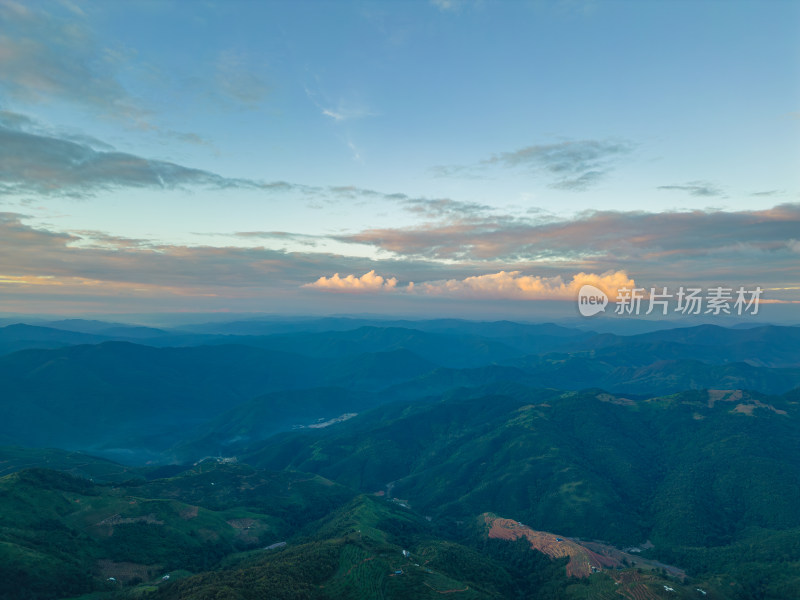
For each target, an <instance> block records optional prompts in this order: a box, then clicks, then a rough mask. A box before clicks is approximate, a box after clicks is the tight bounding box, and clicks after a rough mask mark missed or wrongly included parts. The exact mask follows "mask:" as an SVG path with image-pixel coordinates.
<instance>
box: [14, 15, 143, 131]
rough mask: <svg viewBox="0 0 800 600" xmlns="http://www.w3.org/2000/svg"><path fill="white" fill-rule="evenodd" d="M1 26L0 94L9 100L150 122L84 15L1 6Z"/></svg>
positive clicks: (115, 57)
mask: <svg viewBox="0 0 800 600" xmlns="http://www.w3.org/2000/svg"><path fill="white" fill-rule="evenodd" d="M44 7H50V8H52V9H53V10H51V11H47V10H45V8H44ZM59 8H61V9H62V10H61V11H58V9H59ZM0 23H3V28H2V32H0V57H2V60H0V91H3V92H5V93H6V94H8V96H9V97H11V98H13V99H16V100H19V101H21V102H28V103H30V102H34V103H35V102H44V101H48V100H50V99H52V98H54V97H55V98H59V99H63V100H67V101H69V102H73V103H75V104H80V105H83V106H90V107H91V108H92V109H93V110H94V111H97V112H98V113H99V114H102V115H113V116H116V117H122V118H127V119H133V120H137V121H145V120H147V118H148V111H147V110H145V109H144V108H142V106H141V105H140V103H139V102H138V101H137V100H136V99H135V98H134V97H133V96H132V95H131V94H130V93H129V92H128V91H127V90H126V89H125V87H124V86H123V85H122V84H121V83H120V81H119V79H118V78H117V77H116V68H117V64H118V61H119V60H120V55H119V54H118V53H116V52H114V51H113V50H112V49H109V48H103V47H101V46H99V45H98V42H97V40H96V39H95V36H94V35H93V33H92V31H91V29H90V27H89V26H88V24H87V23H86V21H85V20H84V18H83V13H82V11H80V10H78V11H75V10H70V9H69V6H67V5H58V4H55V3H53V4H49V5H45V4H41V3H27V2H26V3H21V2H16V1H15V0H0Z"/></svg>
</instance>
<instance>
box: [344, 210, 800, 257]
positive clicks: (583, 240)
mask: <svg viewBox="0 0 800 600" xmlns="http://www.w3.org/2000/svg"><path fill="white" fill-rule="evenodd" d="M799 230H800V204H783V205H779V206H776V207H774V208H772V209H768V210H759V211H740V212H726V211H700V210H696V211H688V212H663V213H646V212H642V211H632V212H621V211H591V212H586V213H582V214H580V215H578V216H577V217H575V218H572V219H565V220H552V219H548V220H546V221H539V220H537V219H536V218H535V217H534V218H533V219H529V218H513V217H510V216H506V217H502V216H501V217H494V216H491V215H489V216H486V215H477V216H469V215H468V216H467V217H464V218H450V219H445V220H442V221H440V222H438V223H433V224H425V225H421V226H416V227H409V228H402V229H369V230H365V231H362V232H359V233H356V234H352V235H345V236H338V237H337V239H340V240H341V241H349V242H356V243H361V244H369V245H374V246H376V247H378V248H381V249H383V250H387V251H390V252H393V253H395V254H397V255H402V256H406V257H408V256H419V257H426V258H429V259H436V260H490V261H494V260H536V259H542V258H547V257H550V258H558V257H560V258H564V257H572V258H581V257H582V258H589V257H595V258H596V257H602V256H617V257H619V258H620V259H628V258H634V257H642V256H650V257H655V256H656V255H662V256H666V255H673V256H681V255H705V254H708V253H712V252H716V251H720V250H725V249H737V248H738V249H743V248H745V247H750V248H758V249H761V250H775V249H778V248H780V247H782V246H784V245H785V242H786V241H788V240H790V239H793V238H796V236H797V234H796V232H797V231H799Z"/></svg>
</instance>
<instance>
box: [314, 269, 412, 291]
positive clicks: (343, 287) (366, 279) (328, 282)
mask: <svg viewBox="0 0 800 600" xmlns="http://www.w3.org/2000/svg"><path fill="white" fill-rule="evenodd" d="M395 286H397V278H395V277H391V278H389V279H385V278H384V277H382V276H380V275H377V274H376V273H375V270H374V269H373V270H372V271H370V272H369V273H364V274H363V275H362V276H361V277H356V276H355V275H347V276H346V277H340V276H339V274H338V273H335V274H334V275H333V276H332V277H320V278H319V279H317V280H316V281H315V282H314V283H307V284H305V285H304V286H303V287H310V288H319V289H323V290H328V291H333V292H377V291H383V290H393V289H395Z"/></svg>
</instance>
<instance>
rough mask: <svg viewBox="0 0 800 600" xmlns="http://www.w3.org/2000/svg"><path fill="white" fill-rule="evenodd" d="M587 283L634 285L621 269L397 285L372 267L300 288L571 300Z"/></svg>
mask: <svg viewBox="0 0 800 600" xmlns="http://www.w3.org/2000/svg"><path fill="white" fill-rule="evenodd" d="M586 284H591V285H593V286H595V287H598V288H600V289H601V290H603V291H605V292H606V293H607V294H608V295H609V296H610V297H612V298H616V297H617V290H619V289H621V288H624V287H628V288H633V287H635V285H636V283H635V281H634V280H633V279H632V278H630V277H628V274H627V273H625V272H624V271H608V272H606V273H603V274H600V275H598V274H596V273H583V272H581V273H577V274H575V275H573V276H572V277H571V278H569V279H564V278H563V277H561V276H553V277H543V276H539V275H523V274H522V272H521V271H500V272H497V273H488V274H481V275H473V276H470V277H466V278H463V279H446V280H444V279H443V280H432V281H425V282H421V283H419V282H418V283H414V282H409V283H408V284H407V285H406V286H403V287H400V286H398V285H397V279H396V278H394V277H392V278H391V279H384V278H383V277H382V276H380V275H377V274H376V273H375V271H374V270H372V271H370V272H369V273H365V274H364V275H362V276H361V277H356V276H355V275H347V276H346V277H340V276H339V274H338V273H336V274H335V275H333V277H320V278H319V279H317V281H315V282H314V283H307V284H305V285H304V286H303V287H308V288H317V289H321V290H325V291H329V292H357V293H364V292H385V291H393V292H396V293H408V294H417V295H425V296H445V297H449V298H462V299H463V298H474V299H506V300H574V299H575V298H576V297H577V296H578V290H580V288H581V286H583V285H586Z"/></svg>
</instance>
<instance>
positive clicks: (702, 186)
mask: <svg viewBox="0 0 800 600" xmlns="http://www.w3.org/2000/svg"><path fill="white" fill-rule="evenodd" d="M656 189H659V190H677V191H681V192H688V193H689V194H690V195H692V196H701V197H712V196H722V195H723V192H722V190H721V189H719V188H718V187H717V186H715V185H714V184H713V183H710V182H708V181H689V182H688V183H685V184H683V185H660V186H658V188H656Z"/></svg>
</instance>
